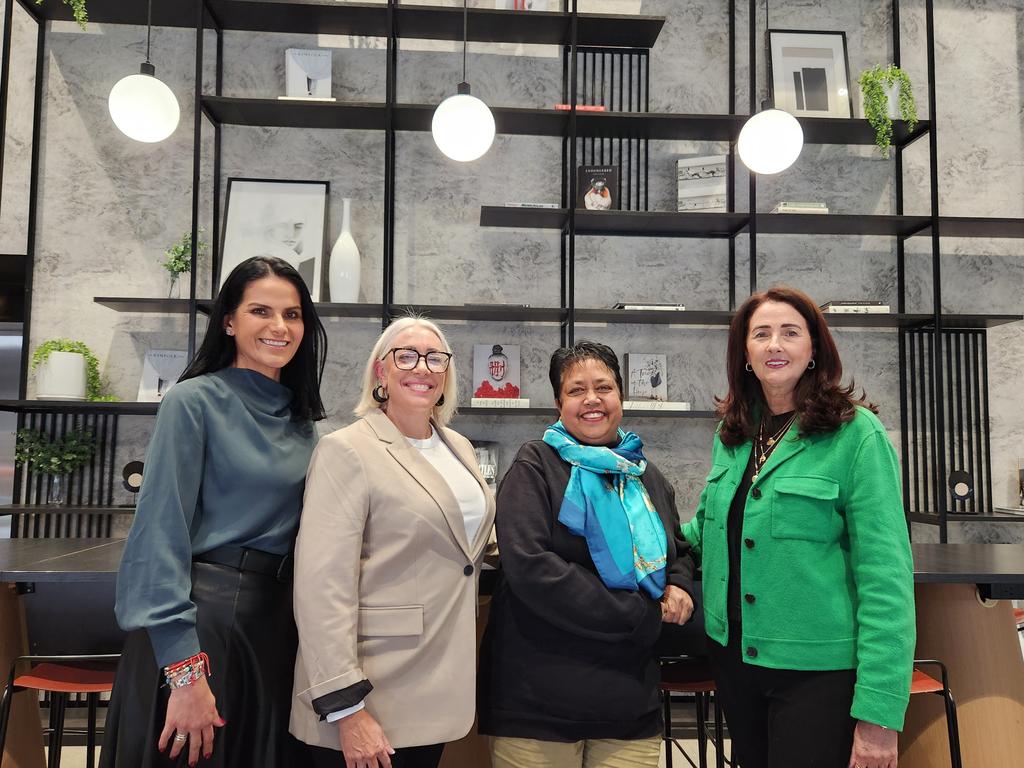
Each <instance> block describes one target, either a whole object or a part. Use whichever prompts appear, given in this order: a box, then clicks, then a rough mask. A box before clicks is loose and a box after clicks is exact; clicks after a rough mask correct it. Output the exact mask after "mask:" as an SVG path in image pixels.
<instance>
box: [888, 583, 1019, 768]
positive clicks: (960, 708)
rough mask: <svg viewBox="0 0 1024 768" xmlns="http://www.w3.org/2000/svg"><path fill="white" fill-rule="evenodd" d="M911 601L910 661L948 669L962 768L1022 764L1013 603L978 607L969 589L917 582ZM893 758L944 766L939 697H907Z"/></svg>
mask: <svg viewBox="0 0 1024 768" xmlns="http://www.w3.org/2000/svg"><path fill="white" fill-rule="evenodd" d="M915 596H916V599H917V651H916V657H917V658H919V659H938V660H939V661H942V662H944V663H945V664H946V666H947V667H948V668H949V686H950V689H951V690H952V692H953V698H954V700H955V701H956V703H957V714H958V716H959V721H960V751H961V754H962V756H963V765H964V768H997V767H1001V766H1006V767H1007V768H1008V767H1009V766H1014V765H1024V663H1022V661H1021V650H1020V644H1019V641H1018V639H1017V632H1016V626H1015V623H1014V619H1013V607H1012V605H1011V604H1010V602H1009V601H1008V600H1003V601H1000V602H999V603H997V604H996V605H995V606H993V607H990V608H987V607H985V606H983V605H981V604H980V603H979V602H978V600H977V598H976V597H975V587H974V585H973V584H918V585H917V586H916V589H915ZM924 671H926V672H928V673H929V674H931V673H932V670H931V669H925V670H924ZM900 753H901V754H900V768H943V767H944V766H947V765H949V742H948V741H947V738H946V721H945V717H944V711H943V707H942V700H941V698H939V697H938V696H935V695H931V694H918V695H916V696H912V697H911V699H910V706H909V707H908V709H907V720H906V726H905V728H904V731H903V734H902V736H901V738H900Z"/></svg>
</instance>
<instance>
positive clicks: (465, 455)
mask: <svg viewBox="0 0 1024 768" xmlns="http://www.w3.org/2000/svg"><path fill="white" fill-rule="evenodd" d="M435 429H437V433H438V434H439V435H440V436H441V439H442V440H443V441H444V444H445V445H447V446H448V448H449V449H450V450H451V452H452V453H453V454H455V457H456V458H457V459H458V460H459V461H460V462H461V463H462V465H463V466H464V467H465V468H466V469H468V470H469V473H470V474H471V475H473V479H474V480H476V482H477V485H479V486H480V490H481V491H482V492H483V494H484V504H485V505H486V507H485V509H484V519H483V520H482V521H481V523H480V527H479V528H478V529H477V532H476V539H474V540H473V541H471V542H469V554H470V555H471V556H472V557H473V559H474V560H475V559H476V557H477V556H478V555H479V554H480V552H481V551H482V550H483V548H484V547H485V546H487V537H488V533H489V532H490V530H491V525H493V524H494V494H493V493H491V489H490V488H489V487H488V486H487V481H486V480H484V477H483V475H481V474H480V467H479V465H478V464H477V462H476V454H474V453H471V452H469V451H464V450H461V449H460V448H459V447H458V446H457V445H455V444H453V443H452V442H451V440H450V439H449V435H448V430H447V429H446V428H443V427H437V426H436V425H435Z"/></svg>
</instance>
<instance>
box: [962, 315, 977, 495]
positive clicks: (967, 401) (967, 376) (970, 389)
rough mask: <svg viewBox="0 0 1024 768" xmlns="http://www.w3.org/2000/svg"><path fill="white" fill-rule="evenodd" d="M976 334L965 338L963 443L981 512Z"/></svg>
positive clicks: (968, 333) (968, 469)
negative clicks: (976, 436) (974, 360)
mask: <svg viewBox="0 0 1024 768" xmlns="http://www.w3.org/2000/svg"><path fill="white" fill-rule="evenodd" d="M975 335H976V334H974V333H972V332H967V333H965V334H964V337H963V363H964V366H963V370H964V378H963V381H964V391H963V395H964V397H963V403H964V433H963V442H964V448H965V461H966V467H967V469H966V471H967V472H968V474H970V476H971V480H972V482H973V483H974V511H975V512H979V511H981V495H980V487H981V481H980V477H979V474H978V469H977V468H978V461H977V456H976V455H975V453H974V445H975V440H974V431H975V429H976V428H977V426H978V422H977V421H975V419H974V401H975V399H977V397H978V395H979V393H978V388H977V387H975V386H974V369H973V367H972V365H971V361H972V355H971V350H972V349H973V348H974V338H975Z"/></svg>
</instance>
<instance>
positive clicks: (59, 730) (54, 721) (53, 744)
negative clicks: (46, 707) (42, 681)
mask: <svg viewBox="0 0 1024 768" xmlns="http://www.w3.org/2000/svg"><path fill="white" fill-rule="evenodd" d="M67 701H68V695H67V694H66V693H51V694H50V754H49V757H48V759H47V761H46V765H47V768H60V752H61V745H62V743H63V741H64V712H65V709H66V707H67Z"/></svg>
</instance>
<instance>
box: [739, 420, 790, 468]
mask: <svg viewBox="0 0 1024 768" xmlns="http://www.w3.org/2000/svg"><path fill="white" fill-rule="evenodd" d="M795 420H796V411H794V412H793V415H792V416H790V417H789V418H788V419H786V423H785V424H783V425H782V427H781V429H779V431H778V432H776V433H775V434H774V435H772V436H771V437H767V438H766V437H765V433H764V418H762V419H761V427H760V428H759V429H758V430H757V437H755V438H754V474H753V476H752V477H751V478H750V482H752V483H755V482H757V476H758V475H759V474H760V473H761V469H762V468H763V467H764V463H765V462H766V461H768V457H769V456H771V455H772V452H773V451H774V450H775V449H776V448H777V447H778V445H779V442H780V441H781V440H782V436H783V435H785V434H786V432H788V431H789V428H790V427H791V426H792V425H793V422H794V421H795Z"/></svg>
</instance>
